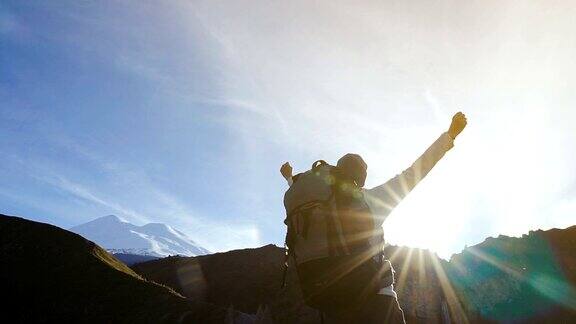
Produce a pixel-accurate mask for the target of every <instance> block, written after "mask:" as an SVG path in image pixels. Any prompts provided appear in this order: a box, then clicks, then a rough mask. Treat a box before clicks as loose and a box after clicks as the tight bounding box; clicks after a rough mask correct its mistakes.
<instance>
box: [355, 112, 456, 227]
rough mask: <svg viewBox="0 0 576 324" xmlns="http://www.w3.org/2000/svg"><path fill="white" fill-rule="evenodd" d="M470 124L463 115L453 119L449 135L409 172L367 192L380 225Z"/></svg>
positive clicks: (443, 137)
mask: <svg viewBox="0 0 576 324" xmlns="http://www.w3.org/2000/svg"><path fill="white" fill-rule="evenodd" d="M466 124H467V121H466V116H464V114H463V113H461V112H458V113H456V114H455V115H454V116H453V117H452V123H451V124H450V128H449V129H448V131H447V132H444V133H443V134H442V135H440V137H438V139H437V140H436V141H435V142H434V143H432V145H430V147H428V149H427V150H426V151H425V152H424V154H422V155H421V156H420V157H419V158H418V159H417V160H416V161H415V162H414V163H413V164H412V165H411V166H410V167H409V168H407V169H406V170H404V171H403V172H402V173H401V174H398V175H396V176H395V177H394V178H392V179H390V180H388V181H387V182H386V183H384V184H382V185H380V186H377V187H374V188H372V189H368V190H366V191H365V195H366V201H367V203H368V205H369V206H370V209H371V210H372V212H373V213H374V214H375V215H377V216H378V217H377V218H379V219H380V221H382V222H383V221H384V219H385V218H386V217H387V216H388V214H390V212H391V211H392V209H394V207H396V206H397V205H398V204H399V203H400V201H402V199H404V197H406V195H407V194H408V193H409V192H410V191H411V190H412V189H413V188H414V187H415V186H416V185H417V184H418V182H420V180H422V179H423V178H424V177H425V176H426V175H427V174H428V172H430V170H432V168H433V167H434V165H436V163H437V162H438V161H440V159H441V158H442V157H443V156H444V154H445V153H446V152H447V151H448V150H450V149H451V148H452V147H453V146H454V139H455V138H456V136H458V134H460V132H462V130H463V129H464V127H466Z"/></svg>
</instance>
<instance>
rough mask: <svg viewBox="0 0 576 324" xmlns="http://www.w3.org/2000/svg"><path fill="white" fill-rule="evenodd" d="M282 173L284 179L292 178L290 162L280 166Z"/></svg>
mask: <svg viewBox="0 0 576 324" xmlns="http://www.w3.org/2000/svg"><path fill="white" fill-rule="evenodd" d="M280 173H281V174H282V176H283V177H284V179H289V178H292V166H291V165H290V162H286V163H284V164H282V166H281V167H280Z"/></svg>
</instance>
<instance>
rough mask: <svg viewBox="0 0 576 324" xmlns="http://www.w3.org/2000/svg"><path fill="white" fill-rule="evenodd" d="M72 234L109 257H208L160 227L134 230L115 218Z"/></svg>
mask: <svg viewBox="0 0 576 324" xmlns="http://www.w3.org/2000/svg"><path fill="white" fill-rule="evenodd" d="M70 230H71V231H73V232H75V233H77V234H80V235H82V236H84V237H85V238H87V239H89V240H91V241H94V242H95V243H97V244H98V245H100V246H102V247H104V248H106V249H107V250H108V251H111V252H112V253H126V254H137V255H149V256H157V257H165V256H169V255H183V256H196V255H202V254H207V253H210V252H209V251H208V250H206V249H205V248H203V247H201V246H199V245H198V244H197V243H196V242H194V241H193V240H191V239H190V238H189V237H188V236H186V235H184V234H183V233H181V232H180V231H177V230H175V229H173V228H172V227H170V226H168V225H166V224H162V223H149V224H146V225H143V226H136V225H133V224H131V223H129V222H126V221H124V220H122V219H120V218H119V217H117V216H115V215H108V216H104V217H100V218H97V219H95V220H93V221H90V222H88V223H85V224H81V225H78V226H75V227H73V228H71V229H70Z"/></svg>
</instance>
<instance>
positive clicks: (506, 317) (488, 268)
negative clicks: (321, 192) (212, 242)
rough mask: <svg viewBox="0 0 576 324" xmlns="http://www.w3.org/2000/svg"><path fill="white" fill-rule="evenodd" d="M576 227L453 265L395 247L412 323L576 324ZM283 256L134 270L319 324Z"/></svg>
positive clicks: (478, 251) (499, 241) (251, 253)
mask: <svg viewBox="0 0 576 324" xmlns="http://www.w3.org/2000/svg"><path fill="white" fill-rule="evenodd" d="M575 240H576V226H573V227H570V228H567V229H563V230H558V229H553V230H549V231H535V232H531V233H530V234H529V235H524V236H523V237H521V238H510V237H506V236H500V237H499V238H489V239H487V240H486V241H485V242H483V243H481V244H478V245H476V246H473V247H470V248H467V249H465V250H464V251H463V252H462V253H460V254H457V255H454V256H453V257H452V259H451V260H450V262H447V261H445V260H443V259H440V258H438V257H437V256H436V255H435V254H432V253H430V252H428V251H426V250H420V249H410V248H405V247H395V246H388V247H387V248H386V254H387V255H388V256H389V257H390V259H391V260H392V263H393V264H394V267H395V269H396V271H397V273H396V280H397V284H396V287H395V289H396V291H397V292H398V295H399V300H400V303H401V305H402V306H403V308H404V311H405V314H406V317H407V321H408V322H409V323H443V322H447V321H451V322H457V323H458V322H472V323H492V322H510V323H542V322H550V323H568V322H576V294H575V293H574V292H575V287H576V280H575V276H576V241H575ZM283 255H284V250H283V249H282V248H279V247H276V246H273V245H267V246H264V247H262V248H258V249H245V250H237V251H230V252H226V253H217V254H212V255H205V256H199V257H192V258H185V257H170V258H165V259H160V260H155V261H151V262H146V263H141V264H137V265H135V266H133V269H134V270H135V271H136V272H137V273H139V274H141V275H143V276H144V277H147V278H149V279H151V280H154V281H156V282H161V283H164V284H166V285H168V286H170V287H173V288H174V289H175V290H176V291H178V292H179V293H181V294H183V295H184V296H189V297H192V298H194V299H197V300H203V301H205V302H209V303H214V304H216V305H220V306H233V307H234V308H235V309H238V310H240V311H242V312H247V313H254V312H256V311H257V310H258V309H261V310H262V309H266V310H267V311H268V312H269V314H270V316H271V317H272V318H273V319H274V320H275V321H277V322H279V323H295V322H298V323H318V322H319V318H318V315H317V313H316V312H315V311H314V310H312V309H310V308H308V307H306V306H305V305H303V303H302V300H301V297H300V293H299V291H298V289H297V284H296V282H297V278H296V275H295V273H293V272H292V271H290V272H289V275H288V288H287V289H284V290H281V289H280V288H279V285H280V282H281V275H282V260H283Z"/></svg>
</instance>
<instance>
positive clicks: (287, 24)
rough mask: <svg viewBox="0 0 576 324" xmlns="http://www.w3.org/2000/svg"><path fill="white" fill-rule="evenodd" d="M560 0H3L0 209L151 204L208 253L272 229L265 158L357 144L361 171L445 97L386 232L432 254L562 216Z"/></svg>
mask: <svg viewBox="0 0 576 324" xmlns="http://www.w3.org/2000/svg"><path fill="white" fill-rule="evenodd" d="M572 7H573V6H570V5H569V2H568V1H566V2H562V1H560V2H556V3H555V4H554V5H550V4H549V3H547V2H545V1H529V2H526V1H505V2H502V3H499V4H496V3H486V2H469V3H465V4H464V3H462V4H460V3H459V4H454V3H452V2H450V1H439V2H438V3H436V4H430V3H429V2H427V1H414V2H410V3H407V2H395V1H389V2H374V1H365V2H363V1H354V2H345V1H326V2H322V1H320V2H314V3H310V2H307V1H278V2H273V3H270V2H268V1H247V2H241V3H240V2H236V1H172V2H154V1H104V2H102V1H57V2H52V1H51V2H46V1H3V2H2V4H0V131H1V133H0V150H1V152H2V160H3V162H2V167H1V168H0V181H1V183H2V186H1V187H0V211H1V212H2V213H6V214H13V215H20V216H24V217H26V218H30V219H34V220H39V221H43V222H48V223H52V224H56V225H59V226H61V227H64V228H68V227H71V226H74V225H78V224H80V223H83V222H86V221H89V220H91V219H94V218H97V217H100V216H104V215H107V214H116V215H118V216H121V217H123V218H124V219H126V220H128V221H131V222H133V223H135V224H138V225H141V224H144V223H147V222H164V223H167V224H170V225H173V226H175V227H177V228H179V229H181V230H182V231H185V232H186V233H188V234H189V235H190V236H191V237H192V238H194V239H196V240H197V241H199V242H200V243H201V244H203V245H204V246H206V247H207V248H208V249H212V250H214V251H221V250H227V249H232V248H241V247H251V246H259V245H263V244H267V243H275V244H281V243H282V242H283V235H284V226H283V223H282V220H283V217H284V212H283V208H282V194H283V191H284V190H285V188H286V187H285V184H284V183H283V180H282V179H281V178H280V177H279V174H278V168H279V166H280V164H281V163H283V162H284V161H291V162H292V164H293V165H294V166H295V168H296V169H297V170H303V169H305V168H308V167H309V165H310V164H311V163H312V162H313V161H314V160H316V159H320V158H323V159H326V160H328V161H331V162H334V161H335V160H337V158H338V157H339V156H341V155H342V154H344V153H347V152H356V153H360V154H361V155H362V156H364V158H365V160H366V161H367V162H368V164H369V175H368V181H367V186H374V185H378V184H380V183H381V182H384V181H385V180H387V179H388V178H389V177H392V176H394V175H395V174H396V173H398V172H400V171H401V170H402V169H403V168H405V167H407V166H409V165H410V163H411V162H412V161H413V160H414V159H415V158H416V157H417V156H418V155H419V154H420V153H421V152H423V150H424V149H425V148H426V147H427V145H429V144H430V143H432V141H434V139H435V138H436V137H437V136H438V135H440V133H441V132H443V131H444V130H445V129H446V128H447V127H448V124H449V121H450V117H451V115H452V114H453V113H454V112H456V111H458V110H462V111H464V112H465V113H466V114H467V116H468V120H469V127H468V128H467V129H466V130H465V131H464V133H463V134H462V135H461V137H460V138H459V139H458V140H457V142H456V146H455V148H454V149H453V150H452V151H451V152H449V153H448V154H447V155H446V157H445V159H444V160H443V161H441V162H440V164H439V165H438V166H437V168H435V169H434V170H433V172H432V173H431V174H430V175H429V177H428V178H426V179H425V180H424V181H423V182H422V183H421V184H420V185H419V186H418V187H417V188H416V189H415V191H414V192H413V193H412V194H411V195H410V196H409V197H408V198H407V199H406V201H405V202H403V203H402V204H401V205H400V207H398V210H396V211H395V212H394V213H393V215H392V216H391V218H390V219H389V220H388V221H387V223H386V224H385V231H386V236H387V238H388V241H390V242H391V243H395V244H406V245H411V246H418V247H427V248H430V249H432V250H434V251H436V252H438V253H440V255H442V256H445V257H447V256H449V255H450V253H454V252H457V251H459V250H460V249H461V248H463V247H464V245H466V244H467V245H471V244H474V243H478V242H480V241H482V240H483V239H484V238H485V237H487V236H491V235H492V236H494V235H498V234H508V235H520V234H522V233H525V232H527V231H528V230H530V229H536V228H550V227H565V226H568V225H572V224H574V223H576V217H575V216H574V215H575V212H576V199H574V198H575V197H576V195H575V194H576V174H575V172H574V168H573V167H572V166H573V165H574V164H575V163H576V149H575V145H574V140H575V139H576V138H575V137H576V134H575V132H574V131H573V129H574V126H573V125H574V124H575V122H576V112H575V109H574V106H575V104H576V94H575V93H574V91H573V86H574V84H575V83H574V82H575V81H576V77H575V75H576V73H575V72H576V63H575V61H574V60H573V57H576V41H575V40H576V28H575V27H576V26H574V23H573V21H574V20H573V19H572V18H573V17H574V15H575V14H576V12H575V11H574V9H573V8H572Z"/></svg>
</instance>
